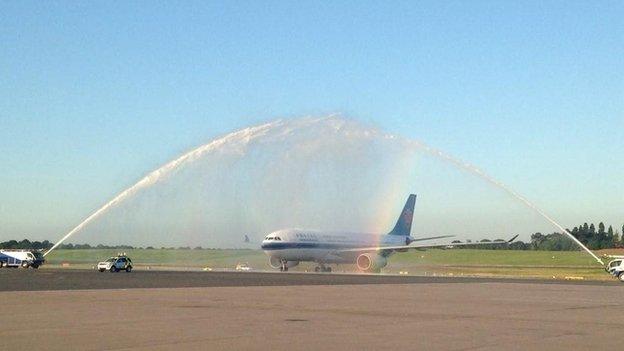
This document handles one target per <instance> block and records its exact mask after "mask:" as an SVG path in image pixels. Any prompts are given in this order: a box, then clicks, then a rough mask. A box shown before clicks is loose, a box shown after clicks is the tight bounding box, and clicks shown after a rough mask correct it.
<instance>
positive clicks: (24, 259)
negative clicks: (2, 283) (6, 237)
mask: <svg viewBox="0 0 624 351" xmlns="http://www.w3.org/2000/svg"><path fill="white" fill-rule="evenodd" d="M44 262H45V259H44V258H43V254H42V253H41V252H39V251H37V250H0V268H2V267H13V268H15V267H22V268H28V267H32V268H39V266H41V265H42V264H43V263H44Z"/></svg>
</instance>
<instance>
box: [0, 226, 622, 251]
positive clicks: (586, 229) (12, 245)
mask: <svg viewBox="0 0 624 351" xmlns="http://www.w3.org/2000/svg"><path fill="white" fill-rule="evenodd" d="M567 231H568V233H570V234H572V235H573V236H574V237H575V238H577V239H578V240H579V241H580V242H582V243H583V245H585V246H587V247H588V248H589V249H590V250H601V249H611V248H624V235H621V234H620V233H624V225H622V231H621V232H619V231H618V230H613V226H611V225H610V226H609V228H605V225H604V223H602V222H600V223H598V228H597V229H596V226H595V225H594V224H593V223H591V224H587V223H583V224H582V225H579V226H577V227H574V228H573V229H572V230H570V229H567ZM455 242H458V241H454V243H455ZM480 242H482V243H488V242H492V243H493V244H492V245H480V246H479V248H480V249H492V250H541V251H577V250H579V247H578V245H576V243H575V242H574V241H572V240H571V239H570V238H569V237H568V236H567V235H564V234H561V233H551V234H542V233H534V234H532V235H531V241H530V242H528V243H525V242H523V241H514V242H512V243H511V244H509V245H495V244H496V243H501V242H505V240H503V239H497V240H494V241H490V240H488V239H483V240H481V241H480ZM53 245H54V244H53V243H51V242H49V241H48V240H44V241H30V240H28V239H24V240H21V241H17V240H8V241H4V242H0V249H26V250H48V249H50V248H51V247H52V246H53ZM460 247H462V246H460ZM58 248H59V249H65V250H84V249H110V250H112V249H114V250H132V249H143V247H134V246H131V245H103V244H98V245H94V246H92V245H89V244H61V245H59V247H58ZM145 249H147V250H155V248H154V247H152V246H147V247H145ZM160 249H161V250H165V249H169V250H173V249H176V248H175V247H161V248H160ZM177 249H178V250H191V248H190V247H189V246H183V247H178V248H177ZM193 250H204V248H202V247H201V246H196V247H194V248H193Z"/></svg>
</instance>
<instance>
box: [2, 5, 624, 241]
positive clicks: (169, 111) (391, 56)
mask: <svg viewBox="0 0 624 351" xmlns="http://www.w3.org/2000/svg"><path fill="white" fill-rule="evenodd" d="M623 17H624V5H623V4H622V3H621V2H616V1H612V2H610V1H603V2H590V1H588V2H580V1H577V2H564V1H561V2H556V1H548V2H543V1H535V2H514V3H512V2H502V1H501V2H495V1H485V2H477V1H471V2H465V1H458V2H452V1H448V2H435V1H430V2H418V3H417V2H413V1H407V2H390V3H389V2H362V1H353V2H346V1H341V2H312V1H306V2H259V1H250V2H243V1H240V2H204V1H201V2H184V3H178V2H169V3H166V2H132V3H126V2H118V3H106V4H102V3H92V2H45V3H42V2H29V1H20V2H2V3H1V4H0V24H1V25H0V43H2V44H1V45H0V165H2V169H1V171H0V199H1V202H0V239H4V238H8V237H22V236H23V235H26V233H35V234H33V235H35V236H43V237H46V238H50V239H54V238H55V237H57V236H59V235H60V234H61V233H62V232H65V231H67V230H68V229H71V227H72V226H73V225H75V224H77V223H78V222H80V220H81V219H83V218H84V217H86V216H87V215H88V214H89V213H90V212H92V211H93V210H95V209H97V208H98V207H99V206H100V205H101V204H103V203H104V202H106V201H107V200H108V199H109V198H111V197H112V196H114V195H115V194H116V193H118V192H119V191H121V190H123V189H124V188H126V187H128V186H130V185H132V184H133V183H134V182H136V181H137V180H138V179H140V178H141V177H142V176H143V175H144V174H146V173H147V172H149V171H151V170H153V169H154V168H156V167H157V166H159V165H161V164H163V163H164V162H167V161H168V160H170V159H172V158H175V157H176V156H177V155H179V154H180V153H182V152H183V151H186V150H188V149H190V148H192V147H194V146H197V145H200V144H203V143H205V142H207V141H209V140H210V139H212V138H213V137H216V136H219V135H222V134H224V133H227V132H230V131H232V130H236V129H238V128H241V127H245V126H248V125H253V124H258V123H260V122H263V121H267V120H272V119H275V118H279V117H297V116H305V115H323V114H328V113H336V112H337V113H341V114H343V115H344V116H347V117H350V118H354V119H357V120H362V121H364V122H366V123H372V124H375V125H378V126H380V127H381V128H383V129H384V130H387V131H389V132H392V133H396V134H400V135H403V136H406V137H410V138H416V139H420V140H423V141H425V142H426V143H429V144H431V145H433V146H435V147H437V148H440V149H442V150H445V151H447V152H449V153H451V154H453V155H456V156H458V157H460V158H462V159H464V160H467V161H469V162H471V163H473V164H475V165H477V166H479V167H481V168H482V169H484V170H486V171H487V172H488V173H490V174H491V175H493V176H494V177H496V178H498V179H500V180H502V181H503V182H505V183H506V184H508V185H510V186H511V187H512V188H514V189H515V190H517V191H518V192H520V193H522V194H525V195H526V196H527V197H528V198H530V199H532V200H533V201H535V202H536V203H537V204H538V205H540V206H541V207H542V208H544V209H545V210H546V211H547V212H548V213H550V214H552V215H553V216H554V217H555V218H558V219H560V220H561V221H562V222H563V224H564V225H567V226H572V225H574V224H576V223H577V222H579V221H585V220H587V221H596V222H597V221H600V220H605V221H607V222H609V223H612V224H614V225H617V226H618V227H620V226H621V225H622V223H623V222H624V182H623V181H622V179H623V176H624V21H622V18H623ZM47 233H49V234H47Z"/></svg>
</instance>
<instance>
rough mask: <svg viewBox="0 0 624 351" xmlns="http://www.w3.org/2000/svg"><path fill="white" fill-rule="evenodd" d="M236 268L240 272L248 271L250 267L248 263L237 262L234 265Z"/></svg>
mask: <svg viewBox="0 0 624 351" xmlns="http://www.w3.org/2000/svg"><path fill="white" fill-rule="evenodd" d="M236 270H237V271H240V272H248V271H250V270H251V267H249V264H247V263H239V264H237V265H236Z"/></svg>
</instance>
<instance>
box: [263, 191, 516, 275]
mask: <svg viewBox="0 0 624 351" xmlns="http://www.w3.org/2000/svg"><path fill="white" fill-rule="evenodd" d="M415 203H416V195H415V194H410V195H409V197H408V198H407V201H406V202H405V206H404V207H403V211H402V212H401V215H400V216H399V218H398V220H397V222H396V224H395V226H394V228H393V229H392V230H391V231H390V232H389V233H388V234H385V235H383V234H364V233H346V232H345V233H343V232H324V231H318V230H306V229H296V228H291V229H281V230H277V231H274V232H272V233H270V234H269V235H267V236H266V237H265V238H264V240H263V241H262V244H261V248H262V250H264V252H265V254H267V255H268V256H269V265H270V266H271V267H272V268H275V269H278V268H279V270H280V271H288V268H292V267H295V266H297V265H298V264H299V262H306V261H307V262H316V263H317V264H318V266H316V267H315V268H314V271H315V272H331V267H328V266H327V265H328V264H353V263H355V264H356V266H357V268H358V270H360V271H362V272H367V273H379V272H380V271H381V269H382V268H384V267H385V266H386V265H387V264H388V257H389V256H390V255H392V254H393V253H395V252H406V251H407V250H409V249H421V250H422V249H426V248H434V247H446V246H448V245H449V244H421V243H419V242H421V241H427V240H434V239H442V238H450V237H453V236H454V235H440V236H432V237H426V238H414V237H412V236H411V235H410V233H411V229H412V220H413V216H414V205H415ZM517 237H518V236H517V235H516V236H514V237H513V238H511V239H510V240H508V241H504V242H502V244H508V243H511V242H512V241H513V240H515V239H516V238H517ZM414 243H415V244H414ZM479 244H486V243H482V242H476V243H472V242H466V243H453V244H452V245H453V246H465V245H471V246H472V245H479ZM487 244H489V245H492V244H500V243H492V242H488V243H487Z"/></svg>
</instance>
